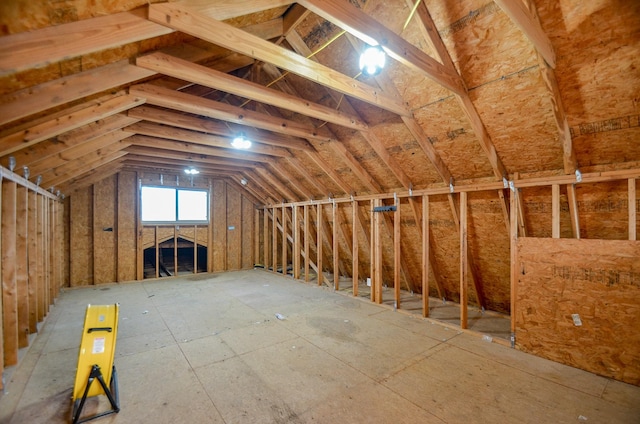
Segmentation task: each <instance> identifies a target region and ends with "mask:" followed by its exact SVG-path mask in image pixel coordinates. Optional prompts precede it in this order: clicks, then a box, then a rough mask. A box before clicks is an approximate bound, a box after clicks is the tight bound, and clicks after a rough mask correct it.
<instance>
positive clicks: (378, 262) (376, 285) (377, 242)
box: [371, 199, 384, 304]
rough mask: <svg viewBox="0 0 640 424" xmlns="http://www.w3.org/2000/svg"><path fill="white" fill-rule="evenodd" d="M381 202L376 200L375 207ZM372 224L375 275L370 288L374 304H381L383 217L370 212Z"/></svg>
mask: <svg viewBox="0 0 640 424" xmlns="http://www.w3.org/2000/svg"><path fill="white" fill-rule="evenodd" d="M381 205H382V200H380V199H376V201H375V206H381ZM371 213H372V215H373V222H374V226H373V227H374V237H373V244H374V247H375V249H374V252H375V258H374V262H375V274H374V278H373V282H372V288H373V289H374V291H375V302H376V303H378V304H380V303H382V237H381V234H382V228H381V227H382V221H383V220H384V217H383V216H382V215H381V214H380V213H375V212H373V211H372V212H371Z"/></svg>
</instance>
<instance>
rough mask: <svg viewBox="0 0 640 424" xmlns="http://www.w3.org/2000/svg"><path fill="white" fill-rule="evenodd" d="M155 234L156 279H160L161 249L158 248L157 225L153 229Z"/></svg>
mask: <svg viewBox="0 0 640 424" xmlns="http://www.w3.org/2000/svg"><path fill="white" fill-rule="evenodd" d="M153 228H154V230H155V232H154V234H153V237H154V239H153V240H154V242H153V243H154V246H155V250H156V270H155V272H156V273H155V275H156V278H158V277H159V276H160V249H159V247H158V226H157V225H156V226H155V227H153Z"/></svg>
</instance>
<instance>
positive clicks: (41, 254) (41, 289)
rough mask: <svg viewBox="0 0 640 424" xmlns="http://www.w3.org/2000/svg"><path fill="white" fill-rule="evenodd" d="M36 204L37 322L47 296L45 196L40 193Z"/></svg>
mask: <svg viewBox="0 0 640 424" xmlns="http://www.w3.org/2000/svg"><path fill="white" fill-rule="evenodd" d="M37 200H38V205H37V209H38V211H37V218H38V221H37V223H36V225H37V227H38V230H37V235H38V240H37V243H38V270H37V272H38V288H37V290H38V322H41V321H42V320H43V319H44V317H45V316H46V312H45V311H46V307H47V303H46V302H47V298H46V296H45V287H46V281H45V275H44V270H45V268H44V264H45V262H46V261H45V252H46V250H45V248H44V228H45V219H44V202H45V197H44V196H42V195H40V196H38V199H37Z"/></svg>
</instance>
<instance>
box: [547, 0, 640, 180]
mask: <svg viewBox="0 0 640 424" xmlns="http://www.w3.org/2000/svg"><path fill="white" fill-rule="evenodd" d="M536 3H537V6H538V13H539V15H540V21H541V24H542V28H543V30H544V31H545V32H546V34H547V35H548V36H549V39H550V40H551V42H552V43H553V46H554V49H555V51H556V55H557V67H556V68H557V70H558V71H557V72H556V77H557V80H558V86H559V88H560V93H561V95H562V100H563V103H564V107H565V110H566V112H567V120H568V123H569V126H570V128H571V135H572V138H573V145H574V149H575V151H576V156H577V160H578V163H579V164H580V166H581V168H583V169H585V170H586V169H592V168H591V167H592V166H593V165H596V164H613V163H617V162H634V161H638V160H639V159H640V149H631V150H629V148H628V147H629V145H633V144H634V143H635V140H637V139H638V134H639V133H640V126H639V121H638V115H640V103H639V102H638V93H639V92H640V83H639V82H638V81H640V59H639V58H638V52H637V46H638V40H639V39H640V18H639V16H640V4H638V3H637V2H622V1H614V2H605V1H594V2H590V3H589V4H588V5H583V4H582V3H580V2H578V1H574V0H566V1H563V2H553V1H537V2H536ZM572 8H580V11H581V13H567V11H569V10H572ZM574 10H576V9H574ZM603 26H606V27H607V28H609V29H608V30H607V31H601V28H602V27H603ZM605 76H606V77H605Z"/></svg>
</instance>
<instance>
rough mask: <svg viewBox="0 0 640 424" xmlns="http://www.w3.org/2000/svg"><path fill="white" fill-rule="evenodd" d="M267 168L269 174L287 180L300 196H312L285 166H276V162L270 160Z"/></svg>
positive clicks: (308, 197) (309, 197)
mask: <svg viewBox="0 0 640 424" xmlns="http://www.w3.org/2000/svg"><path fill="white" fill-rule="evenodd" d="M267 169H268V170H269V172H271V174H273V175H274V176H276V177H278V178H279V179H280V180H281V181H288V182H289V186H290V187H292V188H293V191H295V192H297V193H298V195H299V197H300V198H307V199H311V198H313V193H311V192H310V191H309V190H308V189H307V188H306V187H305V186H304V185H302V184H301V183H300V180H299V179H298V178H295V177H293V176H292V175H291V174H290V173H289V172H288V171H287V170H286V169H285V168H283V167H282V166H277V163H275V162H272V163H269V164H268V165H267Z"/></svg>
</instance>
